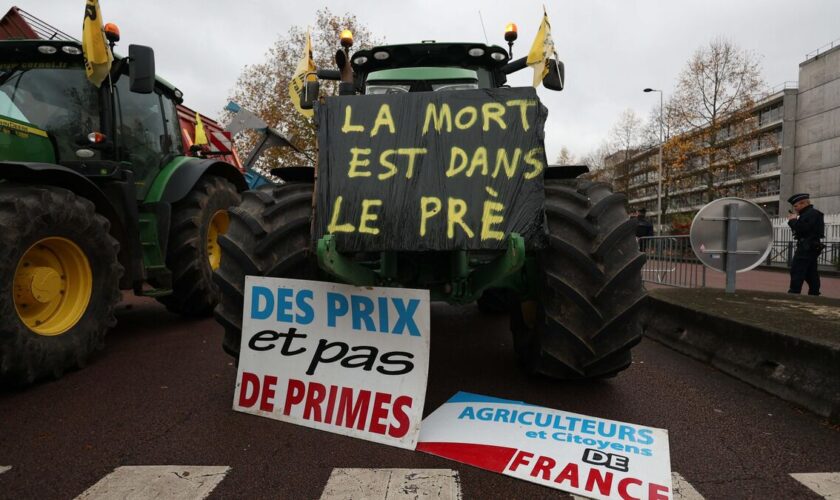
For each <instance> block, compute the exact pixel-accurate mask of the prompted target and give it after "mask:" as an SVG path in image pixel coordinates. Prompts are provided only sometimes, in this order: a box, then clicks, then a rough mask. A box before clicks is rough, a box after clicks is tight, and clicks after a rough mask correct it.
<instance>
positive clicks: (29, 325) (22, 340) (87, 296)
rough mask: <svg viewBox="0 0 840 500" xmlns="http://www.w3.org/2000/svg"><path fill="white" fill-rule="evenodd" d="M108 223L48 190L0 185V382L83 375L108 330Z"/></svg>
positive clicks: (114, 281)
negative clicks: (72, 371)
mask: <svg viewBox="0 0 840 500" xmlns="http://www.w3.org/2000/svg"><path fill="white" fill-rule="evenodd" d="M108 229H109V223H108V220H107V219H105V218H104V217H102V216H101V215H98V214H97V213H96V212H95V210H94V206H93V203H91V202H90V201H88V200H86V199H84V198H80V197H79V196H76V195H75V194H73V193H72V192H70V191H68V190H66V189H61V188H57V187H52V186H20V185H14V184H3V185H0V381H2V382H3V383H4V384H8V385H26V384H30V383H32V382H34V381H36V380H39V379H42V378H46V377H49V376H53V377H56V378H57V377H59V376H61V375H62V374H63V373H64V371H66V370H68V369H71V368H74V367H82V366H84V364H85V363H86V362H87V359H88V357H89V356H90V354H91V353H93V352H94V351H95V350H96V349H98V348H100V347H101V346H102V345H103V341H104V337H105V332H106V331H107V330H108V329H109V328H111V327H112V326H114V324H115V323H116V320H115V319H114V308H115V307H116V304H117V302H118V301H119V299H120V291H119V278H120V276H121V275H122V271H123V270H122V267H121V266H120V264H119V261H118V260H117V251H118V246H119V245H118V243H117V241H116V240H115V239H114V238H112V237H111V236H110V235H109V234H108Z"/></svg>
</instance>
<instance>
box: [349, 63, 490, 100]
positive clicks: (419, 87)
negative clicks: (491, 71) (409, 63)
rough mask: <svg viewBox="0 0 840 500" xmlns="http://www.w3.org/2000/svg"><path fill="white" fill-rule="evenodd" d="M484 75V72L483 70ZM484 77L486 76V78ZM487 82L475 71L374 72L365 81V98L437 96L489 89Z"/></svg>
mask: <svg viewBox="0 0 840 500" xmlns="http://www.w3.org/2000/svg"><path fill="white" fill-rule="evenodd" d="M484 71H485V73H486V70H484ZM485 76H487V75H485ZM489 87H490V79H489V78H482V77H481V72H480V71H478V70H474V69H465V68H446V67H410V68H395V69H386V70H380V71H374V72H372V73H370V74H369V75H368V77H367V84H366V85H365V94H368V95H371V94H400V93H403V92H429V91H433V92H439V91H448V90H473V89H478V88H489Z"/></svg>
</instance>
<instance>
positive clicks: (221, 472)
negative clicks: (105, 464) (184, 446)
mask: <svg viewBox="0 0 840 500" xmlns="http://www.w3.org/2000/svg"><path fill="white" fill-rule="evenodd" d="M228 471H230V467H223V466H203V465H198V466H196V465H139V466H130V467H117V468H116V469H114V472H112V473H110V474H108V475H107V476H105V477H103V478H102V479H100V480H99V482H97V483H96V484H94V485H93V486H91V487H90V488H88V489H87V490H86V491H85V492H84V493H82V494H81V495H79V496H78V497H77V498H76V500H110V499H114V500H117V499H121V500H122V499H126V500H128V499H132V500H134V499H137V500H140V499H146V498H166V499H179V500H200V499H202V498H206V497H207V495H209V494H210V493H211V492H212V491H213V490H214V489H215V488H216V486H218V485H219V483H220V482H221V481H222V479H224V478H225V475H226V474H227V473H228Z"/></svg>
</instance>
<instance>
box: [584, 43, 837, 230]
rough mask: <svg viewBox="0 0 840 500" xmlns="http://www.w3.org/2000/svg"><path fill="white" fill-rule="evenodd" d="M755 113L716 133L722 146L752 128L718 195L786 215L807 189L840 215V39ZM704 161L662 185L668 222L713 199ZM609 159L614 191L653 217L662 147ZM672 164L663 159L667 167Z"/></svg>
mask: <svg viewBox="0 0 840 500" xmlns="http://www.w3.org/2000/svg"><path fill="white" fill-rule="evenodd" d="M749 116H751V117H752V119H751V120H750V124H751V125H750V127H737V126H733V127H730V128H729V129H724V130H721V131H720V133H719V135H718V138H717V140H718V143H719V144H722V145H723V146H724V147H725V145H726V143H727V140H728V139H732V138H733V137H734V136H735V134H749V135H748V136H741V137H749V141H748V142H745V144H746V145H747V147H746V148H744V150H742V152H741V154H740V155H739V160H738V167H737V168H736V169H734V170H733V171H726V170H725V169H724V170H723V171H721V172H720V173H716V175H715V176H714V182H713V186H714V191H715V194H714V196H715V197H723V196H737V197H740V198H746V199H748V200H751V201H753V202H755V203H756V204H758V205H759V206H761V207H762V208H763V209H764V210H765V211H766V212H767V214H768V215H770V216H771V217H774V216H778V215H783V214H784V213H786V211H787V210H788V208H789V206H788V204H787V202H786V200H787V198H788V197H789V196H790V195H791V194H793V193H796V192H803V191H804V192H809V193H811V198H812V200H813V202H814V204H815V205H816V206H818V207H819V208H820V210H822V211H823V212H825V213H840V43H838V42H834V43H833V44H832V45H831V46H829V47H828V48H826V49H825V50H822V49H821V50H820V51H817V52H815V53H812V54H809V56H806V60H805V61H804V62H803V63H802V64H800V67H799V82H798V84H797V83H795V82H786V83H785V84H782V85H779V86H777V87H775V88H774V89H772V90H771V91H770V92H769V93H768V94H767V95H765V96H764V97H762V98H760V99H758V100H757V101H756V102H755V103H754V105H753V106H752V109H751V110H750V113H749ZM666 161H667V157H666ZM705 161H706V160H705V158H703V157H700V156H698V157H695V158H690V159H689V161H688V163H687V165H685V166H684V167H683V168H682V169H680V170H679V173H678V174H676V175H672V181H671V182H670V183H666V186H664V187H663V191H662V198H663V201H662V204H663V220H662V222H663V225H665V226H666V228H667V226H668V225H669V224H670V221H672V220H673V219H675V218H681V217H682V218H685V217H687V216H691V215H693V214H694V213H695V212H696V211H697V210H699V209H700V208H702V206H703V205H705V203H706V201H707V200H708V199H709V197H708V191H709V188H708V185H707V182H706V175H707V174H708V171H709V167H708V165H707V164H705ZM604 163H605V165H606V166H607V167H608V168H607V169H605V170H609V171H612V172H616V176H615V178H614V179H612V182H613V184H614V187H615V189H616V191H622V192H625V193H626V194H627V197H628V202H629V205H630V209H631V210H635V209H639V208H642V207H644V208H646V209H647V211H648V216H649V217H651V218H652V219H655V218H656V216H657V214H658V210H657V186H658V181H659V174H658V168H659V148H658V146H651V147H646V148H642V149H639V150H634V151H620V152H618V153H615V154H613V155H611V156H609V157H607V158H605V159H604ZM610 167H611V168H610ZM668 168H669V166H668V165H667V164H665V165H663V170H666V172H669V170H667V169H668ZM673 171H674V170H670V172H673ZM597 175H598V173H596V175H595V177H597Z"/></svg>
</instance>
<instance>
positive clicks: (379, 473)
mask: <svg viewBox="0 0 840 500" xmlns="http://www.w3.org/2000/svg"><path fill="white" fill-rule="evenodd" d="M344 499H347V500H350V499H352V500H408V499H438V500H460V499H461V481H460V479H459V477H458V472H457V471H454V470H450V469H333V471H332V474H330V479H329V481H327V485H326V486H325V487H324V492H323V493H322V494H321V500H344Z"/></svg>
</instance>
